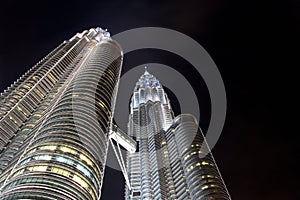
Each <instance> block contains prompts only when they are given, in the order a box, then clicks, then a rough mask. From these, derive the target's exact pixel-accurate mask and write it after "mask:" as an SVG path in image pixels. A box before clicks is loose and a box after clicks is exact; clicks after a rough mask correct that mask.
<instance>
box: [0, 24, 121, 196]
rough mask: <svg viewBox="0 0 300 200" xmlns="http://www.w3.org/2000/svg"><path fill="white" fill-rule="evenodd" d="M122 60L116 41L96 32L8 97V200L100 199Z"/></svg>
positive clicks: (71, 43)
mask: <svg viewBox="0 0 300 200" xmlns="http://www.w3.org/2000/svg"><path fill="white" fill-rule="evenodd" d="M121 64H122V50H121V47H120V46H119V45H118V44H117V42H115V41H114V40H112V39H111V38H110V36H109V33H108V32H106V31H105V30H102V29H101V28H96V29H90V30H88V31H84V32H83V33H81V34H77V35H76V36H74V37H73V38H71V39H70V40H68V41H65V42H63V43H62V44H61V45H59V46H58V47H57V48H56V49H55V50H53V51H52V52H51V53H50V54H49V55H47V56H46V57H45V58H44V59H42V60H41V61H40V62H39V63H38V64H36V65H35V66H34V67H33V68H32V69H30V70H29V71H28V72H27V73H26V74H25V75H24V76H22V77H21V78H20V79H19V80H18V81H16V82H15V83H14V84H13V85H12V86H11V87H10V88H9V89H8V90H6V91H5V92H4V93H3V94H2V95H1V103H0V106H1V108H0V109H1V110H0V136H1V137H0V187H1V192H0V199H1V200H6V199H62V200H67V199H86V200H90V199H99V197H100V195H101V187H102V181H103V173H104V167H105V161H106V155H107V147H108V142H109V140H108V131H107V130H109V126H110V122H111V120H112V115H113V107H114V101H115V96H116V91H115V88H116V86H117V84H118V81H119V76H120V70H121Z"/></svg>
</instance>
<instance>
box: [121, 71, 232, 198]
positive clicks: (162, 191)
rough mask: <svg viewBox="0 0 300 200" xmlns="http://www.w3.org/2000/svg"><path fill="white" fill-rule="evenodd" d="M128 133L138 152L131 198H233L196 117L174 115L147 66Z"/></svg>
mask: <svg viewBox="0 0 300 200" xmlns="http://www.w3.org/2000/svg"><path fill="white" fill-rule="evenodd" d="M128 134H129V135H130V136H131V137H133V138H136V141H137V149H138V152H134V153H132V152H128V153H127V166H126V167H127V172H128V176H129V180H130V185H131V190H130V189H129V188H128V186H127V187H126V189H125V198H126V199H127V200H129V199H131V200H137V199H193V200H202V199H203V200H204V199H205V200H206V199H207V200H209V199H210V200H211V199H230V197H229V194H228V191H227V189H226V186H225V184H224V182H223V180H222V178H221V175H220V173H219V171H218V168H217V166H216V163H215V161H214V159H213V157H212V155H211V154H210V151H209V148H208V146H207V144H206V142H205V141H204V137H203V134H202V132H201V130H200V129H199V128H198V125H197V121H196V119H195V118H194V117H193V116H192V115H189V114H183V115H180V116H178V117H176V118H174V114H173V111H172V109H171V106H170V102H169V99H168V97H167V95H166V93H165V92H164V89H163V87H162V85H161V84H160V83H159V81H158V80H157V79H156V78H155V77H154V76H153V75H151V74H150V73H149V72H148V71H147V70H145V73H144V74H143V75H142V76H141V77H140V79H139V80H138V82H137V83H136V86H135V88H134V92H133V95H132V98H131V104H130V116H129V123H128Z"/></svg>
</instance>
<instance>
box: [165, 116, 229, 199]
mask: <svg viewBox="0 0 300 200" xmlns="http://www.w3.org/2000/svg"><path fill="white" fill-rule="evenodd" d="M171 132H173V134H174V137H175V142H176V146H177V147H178V152H179V155H180V158H181V163H182V167H183V171H184V177H185V179H186V183H187V186H188V189H187V190H188V192H189V194H190V197H191V199H193V200H199V199H203V200H206V199H226V200H227V199H230V197H229V194H228V192H227V189H226V186H225V184H224V182H223V180H222V178H221V175H220V173H219V171H218V168H217V166H216V163H215V161H214V159H213V157H212V155H211V153H210V150H209V147H208V145H207V143H206V142H205V140H204V136H203V134H202V132H201V130H200V128H199V127H198V125H197V122H196V119H195V118H194V117H193V116H192V115H189V114H184V115H180V116H178V117H176V118H175V119H174V124H173V126H172V128H171ZM203 146H204V148H201V147H203ZM200 149H201V151H200Z"/></svg>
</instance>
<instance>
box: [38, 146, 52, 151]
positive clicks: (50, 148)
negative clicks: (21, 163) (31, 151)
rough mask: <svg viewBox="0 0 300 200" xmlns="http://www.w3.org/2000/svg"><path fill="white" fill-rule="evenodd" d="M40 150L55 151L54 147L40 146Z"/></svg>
mask: <svg viewBox="0 0 300 200" xmlns="http://www.w3.org/2000/svg"><path fill="white" fill-rule="evenodd" d="M40 149H41V150H50V151H54V150H55V149H56V146H54V145H49V146H42V147H40Z"/></svg>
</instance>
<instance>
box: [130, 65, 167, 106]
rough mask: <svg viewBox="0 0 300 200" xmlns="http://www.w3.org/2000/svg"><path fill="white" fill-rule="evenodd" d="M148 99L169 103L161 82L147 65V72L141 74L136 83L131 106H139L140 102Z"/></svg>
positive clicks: (145, 101)
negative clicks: (150, 71)
mask: <svg viewBox="0 0 300 200" xmlns="http://www.w3.org/2000/svg"><path fill="white" fill-rule="evenodd" d="M148 101H152V102H158V101H159V102H161V103H162V104H168V100H167V96H166V94H165V92H164V90H163V87H162V85H161V83H160V82H159V81H158V80H157V79H156V77H155V76H153V75H152V74H150V73H149V71H148V70H147V67H145V72H144V73H143V74H142V75H141V76H140V78H139V80H138V82H137V83H136V85H135V88H134V94H133V97H132V99H131V107H132V108H137V107H138V106H139V105H140V104H142V103H147V102H148Z"/></svg>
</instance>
